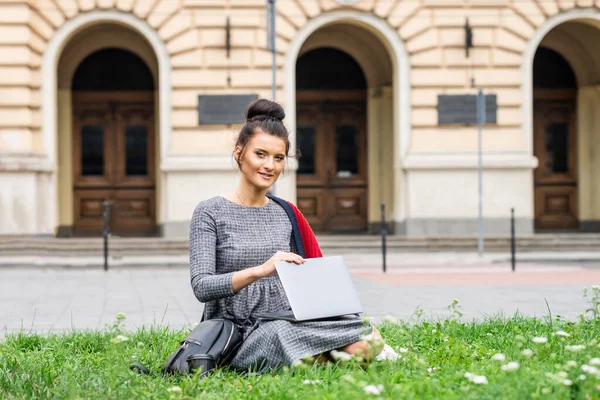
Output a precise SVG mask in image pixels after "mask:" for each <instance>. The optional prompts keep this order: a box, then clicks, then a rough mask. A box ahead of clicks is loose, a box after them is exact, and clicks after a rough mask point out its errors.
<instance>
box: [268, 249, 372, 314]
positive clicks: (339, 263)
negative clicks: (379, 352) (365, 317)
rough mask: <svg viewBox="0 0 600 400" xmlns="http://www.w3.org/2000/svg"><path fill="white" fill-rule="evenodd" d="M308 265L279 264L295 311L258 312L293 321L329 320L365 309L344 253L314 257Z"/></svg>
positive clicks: (282, 281)
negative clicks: (341, 254)
mask: <svg viewBox="0 0 600 400" xmlns="http://www.w3.org/2000/svg"><path fill="white" fill-rule="evenodd" d="M305 261H306V262H305V263H304V264H299V265H298V264H294V263H288V262H285V261H282V262H278V263H276V264H275V268H276V269H277V273H278V274H279V279H281V283H282V284H283V289H284V290H285V294H286V295H287V298H288V300H289V302H290V306H291V307H292V309H291V310H286V311H280V312H273V313H263V314H258V315H257V317H259V318H262V319H283V320H288V321H293V322H299V321H308V320H319V319H329V318H334V317H341V316H343V315H349V314H359V313H362V312H363V307H362V304H361V302H360V299H359V298H358V294H357V293H356V289H355V288H354V283H353V282H352V278H351V276H350V272H348V268H347V266H346V263H345V262H344V258H343V257H342V256H333V257H322V258H310V259H306V260H305Z"/></svg>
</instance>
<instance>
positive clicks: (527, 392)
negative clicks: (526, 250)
mask: <svg viewBox="0 0 600 400" xmlns="http://www.w3.org/2000/svg"><path fill="white" fill-rule="evenodd" d="M586 297H587V294H586ZM599 298H600V287H598V286H594V288H593V289H592V297H591V299H590V300H589V301H590V309H589V310H587V312H586V311H584V310H582V311H583V314H582V316H581V318H580V319H579V320H577V321H566V320H564V319H562V318H561V317H560V316H557V315H552V313H551V310H549V313H548V316H547V317H545V318H540V319H533V318H523V317H520V316H518V315H515V316H513V317H510V318H501V317H491V318H488V319H485V320H480V321H476V322H472V321H461V313H460V304H458V302H457V301H455V302H453V303H452V304H451V305H449V307H448V309H449V315H448V318H446V319H444V320H439V321H427V320H422V319H421V311H419V310H417V312H416V313H415V315H414V316H413V317H412V318H411V319H410V320H409V321H402V320H400V321H399V320H396V319H394V318H384V321H383V322H382V323H381V324H380V325H379V329H380V330H381V333H382V335H383V337H384V339H385V340H386V342H387V343H388V344H389V345H391V346H392V347H393V348H394V349H396V351H398V353H399V354H400V358H398V359H397V360H395V361H389V360H388V361H379V362H375V363H373V364H372V365H371V366H370V367H368V368H366V369H362V368H360V367H359V366H358V365H356V364H355V363H354V362H353V361H346V362H340V363H338V364H337V365H334V364H329V365H326V366H313V365H307V364H301V365H297V366H294V367H290V368H284V369H282V370H279V371H275V372H273V373H270V374H265V375H252V374H243V375H242V374H236V373H233V372H229V371H226V370H219V371H216V373H215V374H213V375H212V376H210V377H208V378H204V379H198V378H197V377H195V376H184V377H181V376H172V377H162V376H161V375H160V367H161V365H162V364H163V362H164V361H165V360H166V359H167V357H168V356H169V354H170V353H171V352H172V351H173V350H174V349H175V348H176V347H177V344H178V342H179V341H180V340H181V339H182V338H183V337H184V336H185V335H186V334H187V332H188V331H189V329H184V330H171V329H169V328H164V327H163V328H160V327H149V328H143V329H140V330H138V331H136V332H123V331H122V330H121V328H120V323H121V320H122V318H124V315H119V316H118V318H117V319H116V322H115V324H114V325H112V326H107V327H106V329H104V330H103V331H99V332H69V333H66V334H48V335H36V334H27V333H17V334H10V335H7V336H6V337H5V338H4V339H2V340H1V341H0V398H3V399H14V398H18V399H21V398H28V399H29V398H35V399H45V398H52V399H55V398H72V399H76V398H113V399H133V398H135V399H145V398H148V399H150V398H152V399H162V398H164V399H179V398H186V399H189V398H201V399H244V398H248V399H250V398H252V399H257V398H268V399H344V400H349V399H364V398H389V399H412V398H419V399H423V398H427V399H432V398H443V399H531V398H534V399H537V398H539V399H597V398H600V344H599V338H600V316H599V315H598V310H599ZM136 361H137V362H141V363H142V364H144V365H146V366H148V367H149V368H150V370H151V371H150V374H149V375H138V374H137V373H135V372H133V371H131V370H130V369H129V365H130V364H131V363H132V362H136Z"/></svg>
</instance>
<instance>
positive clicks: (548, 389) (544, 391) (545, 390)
mask: <svg viewBox="0 0 600 400" xmlns="http://www.w3.org/2000/svg"><path fill="white" fill-rule="evenodd" d="M551 392H552V391H551V390H550V388H542V394H550V393H551Z"/></svg>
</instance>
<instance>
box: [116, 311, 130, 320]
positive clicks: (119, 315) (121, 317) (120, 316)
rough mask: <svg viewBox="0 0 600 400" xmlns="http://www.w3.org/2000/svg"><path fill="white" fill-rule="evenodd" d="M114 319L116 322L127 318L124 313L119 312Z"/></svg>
mask: <svg viewBox="0 0 600 400" xmlns="http://www.w3.org/2000/svg"><path fill="white" fill-rule="evenodd" d="M115 318H116V319H117V320H118V321H121V320H123V319H125V318H127V315H125V313H124V312H119V313H117V315H115Z"/></svg>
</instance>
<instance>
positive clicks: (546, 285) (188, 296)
mask: <svg viewBox="0 0 600 400" xmlns="http://www.w3.org/2000/svg"><path fill="white" fill-rule="evenodd" d="M436 257H437V256H435V255H431V256H430V257H426V258H425V259H424V258H423V257H419V258H418V259H416V258H415V259H411V258H408V257H407V258H404V259H403V264H402V263H400V264H396V266H395V267H393V268H392V269H391V270H390V272H389V273H386V274H383V273H382V272H381V271H380V270H379V269H378V268H379V266H377V268H375V266H372V267H365V264H364V263H366V262H368V261H374V260H371V259H370V258H366V259H365V258H360V257H359V258H357V257H354V258H353V257H348V259H349V260H352V266H351V271H352V274H353V278H354V280H355V282H356V287H357V290H358V292H359V296H360V297H361V299H362V302H363V305H364V308H365V313H366V315H367V316H372V317H375V319H376V321H379V320H380V319H381V317H383V316H385V315H393V316H396V317H400V318H404V319H409V318H410V317H411V315H413V313H414V311H415V309H417V308H422V309H423V311H424V317H427V318H444V317H447V316H448V315H449V312H448V310H447V306H448V305H449V304H450V303H451V302H452V299H454V298H457V299H459V301H460V303H461V305H462V311H463V312H464V318H465V319H473V318H483V317H485V316H486V315H497V314H498V313H501V314H503V315H505V316H512V315H513V314H514V313H515V312H520V313H521V314H522V315H525V316H537V317H542V316H545V315H547V314H548V310H547V306H546V300H547V301H548V303H549V305H550V308H551V310H552V314H553V315H557V314H558V315H561V316H563V317H565V318H568V319H575V318H578V316H579V315H580V313H581V312H583V311H584V310H585V309H586V308H587V307H588V304H587V302H586V300H585V299H584V298H583V297H582V290H583V288H584V287H591V286H592V285H594V284H600V270H597V269H595V268H587V267H581V266H577V265H568V266H555V265H550V264H531V265H523V266H521V268H520V269H518V270H517V272H511V271H510V268H507V267H506V265H503V264H489V263H488V264H485V265H481V264H479V262H476V261H477V260H470V263H469V262H467V261H469V260H465V259H463V258H460V259H454V261H452V260H453V259H452V257H449V256H448V257H445V258H436ZM443 260H446V263H444V262H443ZM396 261H397V262H398V261H399V260H396ZM417 261H419V262H423V261H427V262H428V264H427V266H423V265H422V264H421V265H418V266H417V267H415V263H416V262H417ZM118 312H125V313H126V314H127V319H126V321H125V322H126V327H127V328H128V329H135V328H138V327H140V326H143V325H145V326H148V325H152V324H158V325H161V326H166V325H168V326H170V327H172V328H180V327H183V326H189V325H190V324H192V323H194V322H197V321H198V320H199V318H200V316H201V313H202V305H201V304H200V303H199V302H198V301H197V300H196V298H195V297H194V295H193V293H192V290H191V287H190V284H189V269H188V268H186V267H173V268H152V267H145V268H142V267H139V268H125V267H120V268H113V269H111V270H109V271H108V272H104V271H103V270H101V269H98V268H96V269H92V268H73V269H65V268H49V267H47V266H46V267H43V268H40V267H39V266H34V267H31V266H27V265H23V266H22V267H15V268H0V335H2V334H3V333H4V332H13V331H16V330H21V329H23V330H26V331H29V330H32V331H35V332H48V331H64V330H70V329H101V328H102V327H103V326H104V324H110V323H112V322H113V321H114V317H115V315H116V314H117V313H118Z"/></svg>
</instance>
